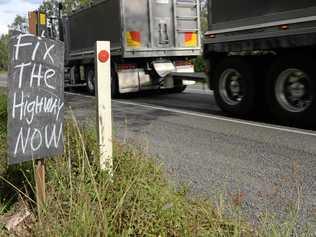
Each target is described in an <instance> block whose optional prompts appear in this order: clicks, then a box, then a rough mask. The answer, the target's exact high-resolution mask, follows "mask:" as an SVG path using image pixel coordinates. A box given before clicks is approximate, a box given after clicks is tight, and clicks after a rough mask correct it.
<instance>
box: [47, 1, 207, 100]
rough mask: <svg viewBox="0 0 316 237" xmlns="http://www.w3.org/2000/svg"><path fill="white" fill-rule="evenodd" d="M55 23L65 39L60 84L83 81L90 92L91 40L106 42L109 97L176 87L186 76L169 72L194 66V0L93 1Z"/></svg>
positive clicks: (92, 84) (196, 34) (196, 40)
mask: <svg viewBox="0 0 316 237" xmlns="http://www.w3.org/2000/svg"><path fill="white" fill-rule="evenodd" d="M59 9H60V10H61V9H62V6H61V5H59ZM60 15H64V14H62V13H61V14H60ZM57 18H58V17H55V22H56V19H57ZM57 25H59V30H57V32H59V36H60V39H61V40H62V41H64V43H65V68H66V72H65V73H66V74H65V84H66V85H67V86H70V87H71V86H77V85H86V86H87V89H88V91H89V92H90V93H91V94H94V93H95V66H94V63H95V61H94V60H95V43H96V41H103V40H104V41H110V42H111V74H112V78H111V85H112V88H111V89H112V96H113V97H117V96H118V95H120V94H123V93H129V92H138V91H143V90H155V89H168V90H170V91H171V92H182V91H183V90H184V89H185V87H186V84H191V82H189V81H183V80H181V78H179V77H177V78H175V77H173V76H172V73H182V74H183V73H192V72H194V66H193V63H192V59H193V58H195V57H197V56H198V55H201V53H202V50H201V49H202V47H201V39H200V34H201V33H200V2H199V0H137V1H135V0H100V1H94V2H93V3H92V4H90V5H88V6H85V7H82V8H80V9H77V10H75V11H73V12H72V13H71V14H68V15H66V16H63V18H62V19H61V20H59V21H58V24H57ZM53 26H54V24H51V27H50V30H49V31H48V32H50V34H51V33H54V32H56V31H55V30H54V29H55V28H54V27H53ZM52 35H53V37H54V35H55V36H56V34H52Z"/></svg>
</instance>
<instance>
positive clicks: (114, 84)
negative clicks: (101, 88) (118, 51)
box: [111, 70, 120, 98]
mask: <svg viewBox="0 0 316 237" xmlns="http://www.w3.org/2000/svg"><path fill="white" fill-rule="evenodd" d="M111 96H112V98H118V97H119V96H120V90H119V82H118V77H117V73H116V72H115V71H114V70H112V72H111Z"/></svg>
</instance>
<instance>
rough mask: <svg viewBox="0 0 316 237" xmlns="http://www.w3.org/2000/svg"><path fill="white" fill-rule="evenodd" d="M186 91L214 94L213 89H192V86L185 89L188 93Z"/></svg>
mask: <svg viewBox="0 0 316 237" xmlns="http://www.w3.org/2000/svg"><path fill="white" fill-rule="evenodd" d="M186 92H189V93H190V92H191V93H197V94H203V95H213V91H211V90H202V89H191V88H188V89H186V90H185V91H184V93H186Z"/></svg>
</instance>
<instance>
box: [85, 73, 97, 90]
mask: <svg viewBox="0 0 316 237" xmlns="http://www.w3.org/2000/svg"><path fill="white" fill-rule="evenodd" d="M87 70H88V71H87V74H86V78H87V79H86V80H87V91H88V93H89V94H90V95H95V88H96V81H95V73H94V70H93V68H89V69H87Z"/></svg>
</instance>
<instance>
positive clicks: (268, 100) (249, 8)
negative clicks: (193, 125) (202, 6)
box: [204, 0, 316, 123]
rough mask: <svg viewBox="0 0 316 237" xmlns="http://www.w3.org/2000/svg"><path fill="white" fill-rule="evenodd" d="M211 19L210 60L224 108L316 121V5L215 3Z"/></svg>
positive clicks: (310, 0) (309, 1)
mask: <svg viewBox="0 0 316 237" xmlns="http://www.w3.org/2000/svg"><path fill="white" fill-rule="evenodd" d="M208 13H209V16H208V21H209V29H208V31H207V32H206V33H205V40H204V57H205V58H206V59H207V61H208V64H209V78H210V79H209V87H210V89H212V90H214V95H215V99H216V101H217V103H218V105H219V106H220V108H221V109H222V110H223V111H225V112H226V113H228V114H233V115H237V116H245V115H249V114H251V113H254V112H256V111H258V110H265V109H266V108H267V110H265V111H268V112H269V113H271V114H272V115H273V116H274V117H275V118H277V119H279V120H282V121H284V122H288V123H297V122H311V121H315V117H316V68H315V66H316V50H315V47H316V1H314V0H300V1H288V0H266V1H261V0H235V1H231V0H209V1H208Z"/></svg>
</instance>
